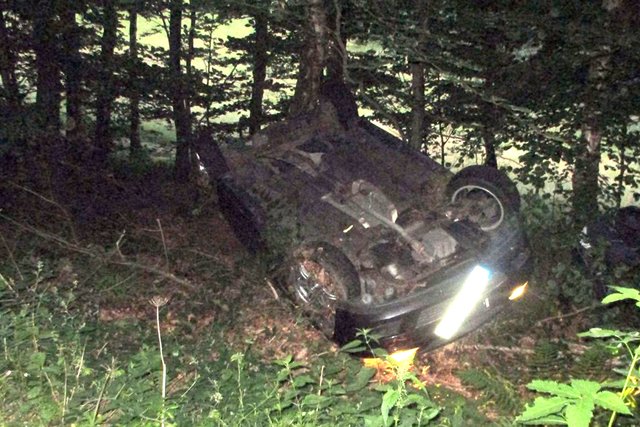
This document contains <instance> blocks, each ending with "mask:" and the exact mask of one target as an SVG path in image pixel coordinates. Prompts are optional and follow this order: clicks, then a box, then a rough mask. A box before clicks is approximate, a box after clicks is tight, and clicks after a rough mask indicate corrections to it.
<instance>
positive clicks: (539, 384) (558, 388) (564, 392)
mask: <svg viewBox="0 0 640 427" xmlns="http://www.w3.org/2000/svg"><path fill="white" fill-rule="evenodd" d="M527 388H528V389H529V390H533V391H537V392H539V393H549V394H555V395H556V396H562V397H568V398H574V399H577V398H579V397H580V393H579V392H578V391H577V390H575V389H574V388H573V387H571V386H569V385H567V384H561V383H559V382H557V381H546V380H533V381H531V382H530V383H529V384H527Z"/></svg>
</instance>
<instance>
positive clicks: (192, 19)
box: [185, 4, 197, 117]
mask: <svg viewBox="0 0 640 427" xmlns="http://www.w3.org/2000/svg"><path fill="white" fill-rule="evenodd" d="M190 9H191V10H190V16H189V35H188V36H187V56H186V58H185V70H186V73H187V76H186V82H187V84H186V91H185V105H186V108H187V114H188V115H189V117H191V103H192V102H193V90H192V88H193V66H192V63H193V58H194V56H195V54H196V49H195V40H196V21H197V14H196V7H195V5H193V4H190Z"/></svg>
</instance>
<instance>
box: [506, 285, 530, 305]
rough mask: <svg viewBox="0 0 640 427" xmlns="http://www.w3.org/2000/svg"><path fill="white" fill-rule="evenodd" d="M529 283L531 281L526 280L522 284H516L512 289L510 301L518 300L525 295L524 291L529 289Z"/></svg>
mask: <svg viewBox="0 0 640 427" xmlns="http://www.w3.org/2000/svg"><path fill="white" fill-rule="evenodd" d="M528 284H529V282H524V283H523V284H522V285H520V286H516V287H515V288H513V289H512V290H511V295H509V301H513V300H516V299H518V298H520V297H521V296H522V295H524V292H525V291H526V290H527V285H528Z"/></svg>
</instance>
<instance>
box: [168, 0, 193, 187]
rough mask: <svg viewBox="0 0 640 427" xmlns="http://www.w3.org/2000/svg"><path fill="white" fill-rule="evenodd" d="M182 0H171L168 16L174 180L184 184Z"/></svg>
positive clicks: (186, 130) (187, 134) (186, 129)
mask: <svg viewBox="0 0 640 427" xmlns="http://www.w3.org/2000/svg"><path fill="white" fill-rule="evenodd" d="M182 7H183V4H182V0H171V4H170V16H169V74H170V76H171V82H172V86H171V88H170V95H171V103H172V106H173V119H174V122H175V126H176V163H175V179H176V181H178V182H186V181H187V180H188V179H189V172H190V169H191V166H190V165H191V162H190V160H189V140H190V138H191V124H190V117H189V114H188V111H187V107H186V104H185V87H184V86H185V85H184V82H183V76H182V70H181V68H180V59H181V56H182V46H181V40H182Z"/></svg>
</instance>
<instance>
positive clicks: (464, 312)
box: [434, 265, 489, 340]
mask: <svg viewBox="0 0 640 427" xmlns="http://www.w3.org/2000/svg"><path fill="white" fill-rule="evenodd" d="M488 285H489V270H487V269H486V268H484V267H481V266H479V265H477V266H475V267H474V268H473V270H471V273H469V275H468V276H467V278H466V279H465V281H464V283H463V284H462V287H461V288H460V291H458V293H457V294H456V296H455V297H454V298H453V301H452V302H451V303H450V304H449V306H448V307H447V310H446V311H445V313H444V316H443V317H442V319H441V320H440V323H438V326H436V329H435V331H434V333H435V334H436V335H437V336H439V337H440V338H443V339H446V340H448V339H451V338H452V337H453V336H454V335H455V334H456V332H458V330H459V329H460V327H461V326H462V324H463V323H464V322H465V320H467V318H468V317H469V315H470V314H471V312H472V311H473V308H474V307H475V306H476V304H477V303H478V302H479V301H480V300H481V299H482V296H483V294H484V291H485V290H486V289H487V286H488Z"/></svg>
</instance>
